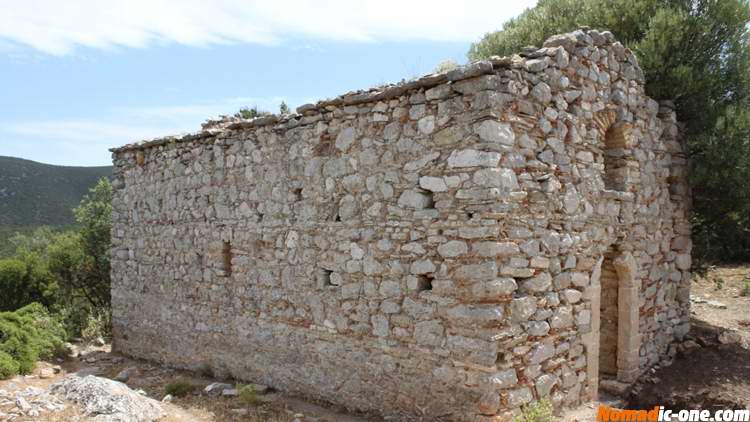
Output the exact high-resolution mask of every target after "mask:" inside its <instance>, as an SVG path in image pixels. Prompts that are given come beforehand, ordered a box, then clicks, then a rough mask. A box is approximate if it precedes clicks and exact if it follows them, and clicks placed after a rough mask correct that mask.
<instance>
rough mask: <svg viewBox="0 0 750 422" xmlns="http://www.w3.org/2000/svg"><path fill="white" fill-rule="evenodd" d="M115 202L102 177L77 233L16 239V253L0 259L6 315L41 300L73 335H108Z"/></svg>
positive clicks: (1, 305) (84, 204)
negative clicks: (110, 255) (110, 256)
mask: <svg viewBox="0 0 750 422" xmlns="http://www.w3.org/2000/svg"><path fill="white" fill-rule="evenodd" d="M111 202H112V187H111V185H110V184H109V181H108V180H107V179H105V178H102V179H101V180H100V181H99V182H98V183H97V184H96V185H95V186H94V187H93V188H92V189H91V190H90V191H89V194H88V195H85V196H84V198H83V200H82V201H81V203H80V205H79V206H78V207H76V208H75V210H74V214H75V216H76V222H77V227H78V229H77V230H75V231H64V232H56V231H54V230H52V229H50V228H45V227H43V228H39V229H37V230H35V231H34V232H32V233H31V234H26V235H16V236H15V237H13V238H12V239H11V243H12V244H13V245H14V246H15V254H14V255H13V256H11V257H10V258H6V259H2V260H0V291H2V292H3V294H2V295H0V311H13V310H15V309H18V308H20V307H22V306H24V305H27V304H29V303H32V302H38V303H40V304H42V305H44V306H46V307H47V308H49V309H50V310H52V311H54V312H55V313H56V314H58V317H59V319H60V320H61V321H62V322H63V324H64V325H65V327H66V329H67V330H68V333H69V334H70V335H71V336H78V335H82V334H83V335H90V336H97V337H98V336H101V335H104V334H105V333H106V332H108V331H109V327H110V325H111V323H110V317H109V304H110V279H109V268H110V263H109V249H110V230H111V223H110V219H111V214H112V205H111ZM6 292H7V294H6Z"/></svg>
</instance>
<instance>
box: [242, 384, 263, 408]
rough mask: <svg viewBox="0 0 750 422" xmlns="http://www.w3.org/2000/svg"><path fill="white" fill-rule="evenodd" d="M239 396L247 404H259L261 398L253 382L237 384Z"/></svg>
mask: <svg viewBox="0 0 750 422" xmlns="http://www.w3.org/2000/svg"><path fill="white" fill-rule="evenodd" d="M237 398H238V399H239V400H240V402H241V403H242V404H244V405H246V406H257V405H258V403H259V402H260V400H259V399H258V393H257V392H256V391H255V388H253V386H252V384H248V385H237Z"/></svg>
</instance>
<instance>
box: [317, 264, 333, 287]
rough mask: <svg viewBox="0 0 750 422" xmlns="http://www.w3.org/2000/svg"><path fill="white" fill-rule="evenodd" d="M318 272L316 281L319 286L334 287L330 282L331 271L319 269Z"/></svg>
mask: <svg viewBox="0 0 750 422" xmlns="http://www.w3.org/2000/svg"><path fill="white" fill-rule="evenodd" d="M318 271H319V272H318V280H320V284H322V285H323V286H326V287H328V286H334V284H333V283H332V282H331V274H333V271H331V270H326V269H324V268H321V269H320V270H318Z"/></svg>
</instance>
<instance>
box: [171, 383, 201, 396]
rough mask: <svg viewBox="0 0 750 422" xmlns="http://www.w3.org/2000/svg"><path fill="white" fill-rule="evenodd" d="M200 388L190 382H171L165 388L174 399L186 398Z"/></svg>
mask: <svg viewBox="0 0 750 422" xmlns="http://www.w3.org/2000/svg"><path fill="white" fill-rule="evenodd" d="M198 388H199V386H198V385H195V384H193V383H191V382H190V381H185V380H178V381H174V382H170V383H169V384H167V385H166V386H165V387H164V392H165V393H167V394H171V395H173V396H174V397H184V396H186V395H188V394H190V393H192V392H193V391H195V390H197V389H198Z"/></svg>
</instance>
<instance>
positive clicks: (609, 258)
mask: <svg viewBox="0 0 750 422" xmlns="http://www.w3.org/2000/svg"><path fill="white" fill-rule="evenodd" d="M637 275H638V267H637V263H636V261H635V258H633V255H632V254H631V253H630V252H618V251H617V250H616V249H615V248H612V249H609V250H608V251H607V252H606V253H604V254H603V255H602V256H601V257H600V258H599V261H598V262H597V264H596V266H595V268H594V271H593V272H592V275H591V293H592V294H591V308H592V309H591V310H592V312H591V315H592V321H591V332H589V333H587V334H586V335H585V336H584V343H585V344H586V349H587V353H588V368H587V372H588V378H589V385H590V386H591V388H592V389H593V390H592V394H591V395H592V397H593V398H596V397H597V394H598V387H599V383H600V382H601V381H602V380H615V381H619V382H623V383H632V382H633V381H635V380H636V378H637V377H638V375H639V373H640V370H639V364H640V360H639V350H640V333H639V308H640V297H639V291H640V280H639V279H638V277H637Z"/></svg>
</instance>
